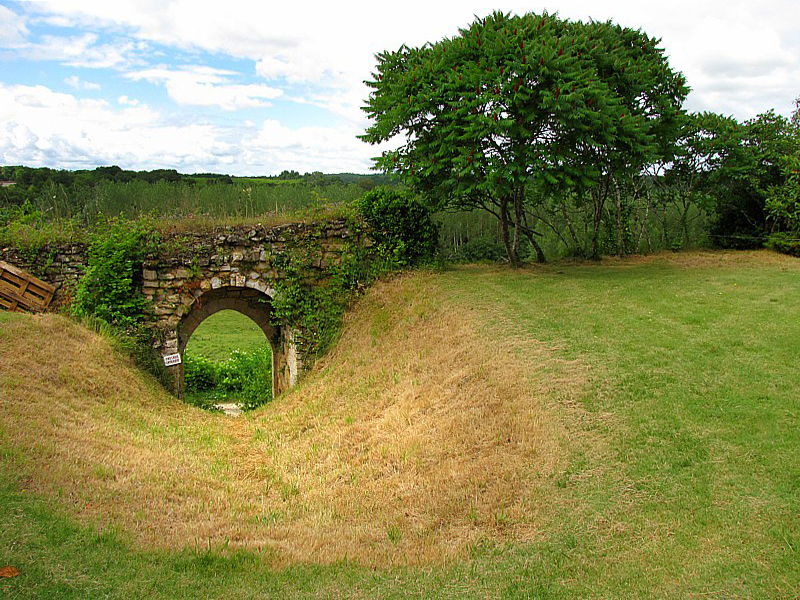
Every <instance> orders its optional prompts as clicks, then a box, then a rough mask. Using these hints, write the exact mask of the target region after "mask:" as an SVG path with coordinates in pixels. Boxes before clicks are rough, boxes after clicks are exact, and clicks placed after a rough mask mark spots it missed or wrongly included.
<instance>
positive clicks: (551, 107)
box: [361, 12, 688, 227]
mask: <svg viewBox="0 0 800 600" xmlns="http://www.w3.org/2000/svg"><path fill="white" fill-rule="evenodd" d="M377 61H378V64H377V71H376V72H375V73H374V78H373V79H372V80H371V81H367V82H366V83H367V85H368V86H369V87H370V88H371V89H372V91H371V93H370V96H369V98H368V100H367V105H366V106H365V107H364V110H365V111H366V112H367V114H368V115H369V117H370V119H371V120H372V124H371V125H370V127H369V128H368V129H367V130H366V132H365V134H364V135H363V136H361V137H362V139H363V140H365V141H367V142H370V143H379V142H384V141H388V140H393V141H395V143H398V142H399V147H398V148H397V149H396V150H393V151H389V152H384V153H383V154H382V156H380V157H378V158H376V166H377V167H379V168H381V169H383V170H384V171H386V172H390V173H396V174H399V175H401V177H402V178H403V179H404V180H405V181H406V183H408V184H409V185H410V186H411V187H412V188H414V189H415V190H417V191H418V192H423V193H425V194H426V196H427V197H428V198H430V199H431V200H432V201H433V203H434V204H435V205H437V206H454V205H455V206H461V207H479V208H484V209H486V210H489V211H491V212H493V213H495V214H496V215H497V216H498V218H500V219H501V221H503V220H504V219H506V220H510V222H511V223H512V224H513V225H514V226H515V227H521V226H522V223H521V222H520V221H519V219H516V220H515V217H514V215H513V214H512V213H513V212H514V211H513V210H508V209H507V208H505V207H504V204H507V203H508V202H512V201H516V202H517V203H520V202H524V200H523V198H524V189H525V186H526V185H528V184H530V183H533V184H535V185H536V186H537V187H538V188H540V189H552V190H563V189H573V190H574V189H586V188H589V187H591V186H593V185H596V184H597V182H598V181H599V180H600V179H601V178H602V177H603V176H604V175H605V174H607V173H609V172H617V173H618V172H620V171H624V172H629V171H637V170H639V169H641V168H642V166H643V165H644V164H646V163H647V161H649V160H652V159H653V158H654V157H661V156H663V155H664V154H665V153H668V152H669V151H670V149H671V147H672V145H673V144H674V140H675V138H677V136H678V131H679V126H680V122H681V119H682V116H683V113H682V110H681V105H682V103H683V100H684V99H685V97H686V94H687V93H688V88H687V87H686V85H685V80H684V78H683V76H682V75H680V74H679V73H677V72H674V71H673V70H671V69H670V68H669V65H668V63H667V59H666V57H665V56H664V53H663V51H662V50H661V49H660V48H659V47H658V41H657V40H655V39H652V38H650V37H648V36H647V35H646V34H644V33H643V32H642V31H640V30H633V29H629V28H623V27H620V26H617V25H614V24H612V23H611V22H589V23H582V22H571V21H567V20H562V19H560V18H558V17H557V16H556V15H549V14H547V13H545V14H543V15H537V14H533V13H529V14H526V15H523V16H511V15H507V14H503V13H500V12H495V13H493V14H492V15H490V16H488V17H486V18H485V19H476V20H475V21H474V22H473V23H472V24H471V25H470V26H469V27H468V28H466V29H461V30H460V32H459V35H457V36H456V37H454V38H448V39H444V40H442V41H439V42H437V43H434V44H426V45H424V46H422V47H420V48H409V47H407V46H403V47H401V48H400V49H399V50H397V51H394V52H383V53H380V54H378V55H377ZM517 208H519V206H517ZM504 212H505V213H508V214H505V215H504V214H503V213H504ZM517 212H519V211H517Z"/></svg>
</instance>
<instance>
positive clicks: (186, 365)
mask: <svg viewBox="0 0 800 600" xmlns="http://www.w3.org/2000/svg"><path fill="white" fill-rule="evenodd" d="M218 371H219V369H218V368H217V365H216V364H215V363H214V362H213V361H211V360H209V359H207V358H206V357H205V356H194V355H191V354H188V353H187V354H186V355H185V356H184V357H183V380H184V382H185V384H186V391H187V392H205V391H208V390H212V389H214V388H215V387H217V379H218V376H217V374H218Z"/></svg>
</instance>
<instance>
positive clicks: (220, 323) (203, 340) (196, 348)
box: [186, 310, 268, 362]
mask: <svg viewBox="0 0 800 600" xmlns="http://www.w3.org/2000/svg"><path fill="white" fill-rule="evenodd" d="M267 343H268V342H267V339H266V337H265V336H264V332H263V331H261V328H259V326H258V325H256V324H255V322H253V321H252V320H251V319H250V318H249V317H246V316H244V315H243V314H241V313H239V312H236V311H235V310H221V311H219V312H218V313H215V314H213V315H211V316H210V317H208V318H207V319H206V320H205V321H203V322H202V323H201V324H200V326H199V327H198V328H197V329H196V330H195V332H194V333H193V334H192V337H191V338H190V339H189V343H188V344H187V345H186V351H187V352H189V353H190V354H194V355H196V356H204V357H206V358H208V359H210V360H213V361H215V362H219V361H222V360H227V359H229V358H230V356H231V353H232V352H233V351H234V350H242V351H244V352H249V351H251V350H256V349H258V348H260V347H261V346H263V345H264V344H267Z"/></svg>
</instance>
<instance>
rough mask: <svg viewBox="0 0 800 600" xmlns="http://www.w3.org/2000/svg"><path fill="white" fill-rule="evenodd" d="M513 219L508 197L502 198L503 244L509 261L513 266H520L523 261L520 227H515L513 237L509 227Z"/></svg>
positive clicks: (501, 228) (501, 225)
mask: <svg viewBox="0 0 800 600" xmlns="http://www.w3.org/2000/svg"><path fill="white" fill-rule="evenodd" d="M510 221H511V219H510V218H509V214H508V198H501V199H500V231H501V235H502V238H503V245H504V246H505V247H506V254H507V255H508V262H509V263H510V264H511V266H512V267H519V266H520V265H521V262H520V260H519V251H518V248H519V228H518V227H515V230H514V236H513V239H512V236H511V232H510V231H509V227H510V226H511V222H510Z"/></svg>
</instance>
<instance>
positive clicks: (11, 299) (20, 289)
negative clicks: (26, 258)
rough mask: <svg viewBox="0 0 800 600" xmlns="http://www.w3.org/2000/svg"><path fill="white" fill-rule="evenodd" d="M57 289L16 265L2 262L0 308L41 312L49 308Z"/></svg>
mask: <svg viewBox="0 0 800 600" xmlns="http://www.w3.org/2000/svg"><path fill="white" fill-rule="evenodd" d="M55 290H56V289H55V287H53V286H52V285H50V284H49V283H47V282H44V281H42V280H41V279H39V278H38V277H34V276H33V275H31V274H30V273H26V272H25V271H23V270H22V269H18V268H17V267H15V266H14V265H10V264H8V263H7V262H4V261H0V306H2V307H4V308H6V309H8V310H18V309H20V308H24V309H26V310H30V311H34V312H39V311H42V310H44V309H45V308H47V306H48V305H49V304H50V302H51V301H52V299H53V295H54V294H55Z"/></svg>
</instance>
